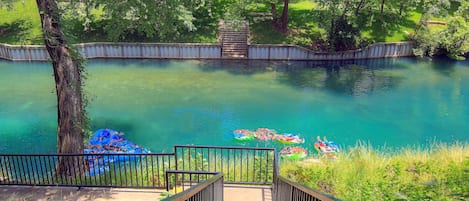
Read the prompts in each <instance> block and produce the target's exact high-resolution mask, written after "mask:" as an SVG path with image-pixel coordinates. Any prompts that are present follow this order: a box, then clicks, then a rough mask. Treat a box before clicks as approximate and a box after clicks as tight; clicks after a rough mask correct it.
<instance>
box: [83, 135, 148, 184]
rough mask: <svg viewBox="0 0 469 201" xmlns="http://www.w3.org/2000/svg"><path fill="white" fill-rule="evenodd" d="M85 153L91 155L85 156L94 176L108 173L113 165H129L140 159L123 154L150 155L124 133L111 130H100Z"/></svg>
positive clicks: (88, 144)
mask: <svg viewBox="0 0 469 201" xmlns="http://www.w3.org/2000/svg"><path fill="white" fill-rule="evenodd" d="M84 153H85V154H89V155H86V156H85V157H87V158H86V159H87V163H88V169H89V171H88V175H90V176H94V175H98V174H104V173H105V172H106V171H108V170H109V166H110V164H111V163H127V162H130V161H134V160H138V159H139V157H136V156H133V155H123V154H140V153H150V151H148V150H147V149H145V148H142V147H140V146H138V145H136V144H134V143H132V142H130V141H129V140H127V139H126V138H125V137H124V134H123V133H120V132H117V131H114V130H111V129H100V130H97V131H96V132H95V133H94V134H93V135H92V136H91V138H90V140H89V141H88V143H87V144H86V145H85V149H84ZM101 154H111V155H101ZM112 154H115V155H112ZM119 154H121V155H119Z"/></svg>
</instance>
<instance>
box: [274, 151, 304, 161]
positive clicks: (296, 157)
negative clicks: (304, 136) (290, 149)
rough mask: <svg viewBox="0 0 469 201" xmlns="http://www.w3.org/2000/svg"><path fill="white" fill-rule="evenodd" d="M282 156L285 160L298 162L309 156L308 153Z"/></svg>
mask: <svg viewBox="0 0 469 201" xmlns="http://www.w3.org/2000/svg"><path fill="white" fill-rule="evenodd" d="M280 156H281V157H283V158H288V159H293V160H296V159H301V158H304V157H306V156H308V154H306V153H294V154H284V155H280Z"/></svg>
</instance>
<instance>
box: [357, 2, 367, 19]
mask: <svg viewBox="0 0 469 201" xmlns="http://www.w3.org/2000/svg"><path fill="white" fill-rule="evenodd" d="M364 3H365V0H361V1H360V3H358V6H357V8H356V9H355V16H358V14H359V13H360V9H362V6H363V4H364Z"/></svg>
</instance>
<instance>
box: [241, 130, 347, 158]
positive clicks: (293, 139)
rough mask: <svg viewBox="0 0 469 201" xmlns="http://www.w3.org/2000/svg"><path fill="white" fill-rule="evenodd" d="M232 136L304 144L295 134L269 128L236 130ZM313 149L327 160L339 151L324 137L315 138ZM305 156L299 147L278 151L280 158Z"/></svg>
mask: <svg viewBox="0 0 469 201" xmlns="http://www.w3.org/2000/svg"><path fill="white" fill-rule="evenodd" d="M233 134H234V136H235V139H237V140H252V139H258V140H261V141H268V140H276V141H279V142H281V143H283V144H287V145H293V144H300V143H304V142H305V140H304V138H300V137H299V136H298V135H297V134H292V133H284V134H278V133H277V131H275V130H274V129H269V128H258V129H257V130H256V131H251V130H247V129H238V130H235V131H233ZM314 148H315V149H316V150H317V151H318V153H320V154H321V155H322V157H324V158H328V159H333V158H335V157H336V154H337V153H338V152H339V151H340V148H339V145H338V144H337V143H335V142H331V141H328V140H327V138H326V137H324V140H321V137H320V136H317V139H316V142H314ZM307 154H308V151H307V150H306V149H305V148H303V147H300V146H285V147H283V149H282V150H281V151H280V156H283V157H287V158H293V159H298V158H304V157H306V156H307Z"/></svg>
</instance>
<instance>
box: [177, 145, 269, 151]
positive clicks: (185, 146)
mask: <svg viewBox="0 0 469 201" xmlns="http://www.w3.org/2000/svg"><path fill="white" fill-rule="evenodd" d="M174 147H175V148H203V149H205V148H213V149H239V150H267V151H275V148H268V147H237V146H204V145H175V146H174Z"/></svg>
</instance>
